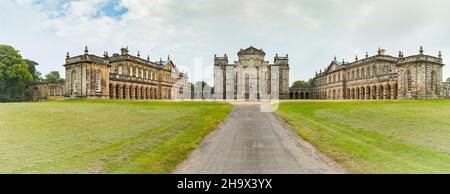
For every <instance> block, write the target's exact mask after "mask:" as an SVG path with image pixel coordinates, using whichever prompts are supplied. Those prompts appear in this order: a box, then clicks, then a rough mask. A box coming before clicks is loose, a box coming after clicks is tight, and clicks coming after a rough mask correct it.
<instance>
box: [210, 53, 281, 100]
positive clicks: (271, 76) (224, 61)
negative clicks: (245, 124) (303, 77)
mask: <svg viewBox="0 0 450 194" xmlns="http://www.w3.org/2000/svg"><path fill="white" fill-rule="evenodd" d="M265 55H266V54H265V53H264V51H263V50H262V49H256V48H254V47H249V48H247V49H241V50H240V51H239V52H238V61H235V62H234V63H232V64H230V63H229V62H228V57H227V55H224V56H223V57H217V56H214V97H215V99H220V100H223V99H227V100H269V99H279V98H281V99H283V98H289V58H288V56H287V55H286V56H285V57H279V56H278V55H277V56H275V58H274V64H269V62H268V61H265Z"/></svg>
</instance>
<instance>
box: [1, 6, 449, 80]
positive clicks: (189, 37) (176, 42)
mask: <svg viewBox="0 0 450 194" xmlns="http://www.w3.org/2000/svg"><path fill="white" fill-rule="evenodd" d="M449 8H450V1H447V0H427V1H425V0H424V1H420V0H395V1H392V0H373V1H364V0H316V1H312V0H304V1H302V0H276V1H275V0H82V1H69V0H34V1H33V0H0V26H1V27H0V44H9V45H12V46H14V47H16V48H17V49H19V50H20V51H21V53H22V55H23V56H24V57H25V58H29V59H32V60H35V61H37V62H38V63H40V66H39V67H38V70H39V71H41V72H42V73H43V74H46V73H48V72H50V71H52V70H58V71H61V72H64V68H63V66H62V65H63V64H64V59H65V56H66V52H67V51H69V52H70V54H71V55H72V56H73V55H79V54H81V53H83V50H84V46H85V45H88V46H89V50H90V53H93V54H97V55H102V54H103V52H104V51H109V53H110V54H112V53H114V52H119V49H120V48H121V47H125V46H128V47H129V49H130V52H131V54H136V53H137V52H138V51H140V53H141V56H142V57H146V56H147V54H149V55H150V58H151V60H154V61H158V60H159V59H160V57H163V58H164V59H166V58H167V55H168V54H170V56H171V59H172V60H174V62H175V64H177V66H179V67H180V68H182V69H184V70H185V71H188V72H189V74H190V79H191V81H198V80H206V81H208V82H209V83H212V79H211V78H212V74H213V71H212V68H213V57H214V54H218V55H223V54H224V53H227V54H228V56H229V57H230V61H235V60H237V56H236V53H237V52H238V51H239V49H240V48H247V47H249V46H250V45H253V46H254V47H257V48H262V49H264V51H265V52H266V60H268V61H271V62H272V61H273V57H274V55H275V54H276V53H279V54H282V55H284V54H289V58H290V67H291V71H290V82H291V83H292V82H294V81H295V80H299V79H302V80H306V79H309V78H311V77H313V76H314V73H315V71H318V70H319V69H323V68H324V67H326V66H327V65H328V64H329V63H330V62H331V60H332V59H333V57H334V55H336V56H337V58H338V60H342V59H345V61H354V58H355V55H356V54H358V55H359V56H360V57H362V56H363V55H364V54H365V52H366V51H368V52H369V55H374V54H376V50H377V48H378V47H379V46H381V47H382V48H385V49H386V51H387V53H388V54H391V55H395V56H396V55H397V54H398V51H399V50H402V51H403V52H404V54H405V55H413V54H417V53H418V52H419V47H420V46H421V45H423V47H424V50H425V54H429V55H437V53H438V51H439V50H442V53H443V55H444V63H448V61H449V60H450V21H449V18H450V11H449ZM447 77H450V66H445V67H444V79H446V78H447Z"/></svg>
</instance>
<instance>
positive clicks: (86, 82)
mask: <svg viewBox="0 0 450 194" xmlns="http://www.w3.org/2000/svg"><path fill="white" fill-rule="evenodd" d="M88 52H89V51H88V49H87V47H86V49H85V53H84V55H79V56H75V57H70V56H69V54H67V57H66V64H65V65H64V67H65V69H66V79H65V91H64V96H66V97H70V98H90V99H91V98H94V99H125V100H149V99H185V98H190V92H189V91H190V90H189V89H188V77H187V74H185V73H182V72H179V70H178V69H177V68H176V66H175V64H174V63H173V62H172V60H170V57H168V58H167V61H163V60H160V61H158V62H153V61H150V59H149V58H148V57H147V59H142V58H140V54H139V53H138V54H137V56H133V55H130V54H129V53H128V48H122V49H121V53H120V54H117V53H116V54H113V55H112V56H109V55H108V53H107V52H105V54H104V56H103V57H99V56H96V55H91V54H89V53H88Z"/></svg>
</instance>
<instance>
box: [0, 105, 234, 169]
mask: <svg viewBox="0 0 450 194" xmlns="http://www.w3.org/2000/svg"><path fill="white" fill-rule="evenodd" d="M231 109H232V105H230V104H227V103H212V102H129V101H106V100H105V101H71V100H66V101H49V102H39V103H6V104H0V173H170V172H171V171H172V170H173V169H174V167H175V166H176V165H177V164H178V163H179V162H181V161H183V160H184V159H186V158H187V156H188V153H189V151H191V150H193V149H195V148H196V146H197V144H198V143H199V142H200V141H201V140H202V138H203V137H204V136H205V135H207V134H208V133H209V132H211V131H212V130H214V129H215V128H216V126H217V125H218V124H219V123H220V122H221V121H222V120H223V119H224V118H225V117H226V116H227V115H228V113H229V112H230V111H231Z"/></svg>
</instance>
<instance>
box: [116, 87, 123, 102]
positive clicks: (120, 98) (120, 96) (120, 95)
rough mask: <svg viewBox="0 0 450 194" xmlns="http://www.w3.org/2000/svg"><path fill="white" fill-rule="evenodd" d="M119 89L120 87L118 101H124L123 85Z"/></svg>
mask: <svg viewBox="0 0 450 194" xmlns="http://www.w3.org/2000/svg"><path fill="white" fill-rule="evenodd" d="M117 87H119V89H118V91H119V93H118V94H117V95H118V99H119V100H122V99H123V96H122V95H123V92H122V89H123V87H122V85H118V86H117Z"/></svg>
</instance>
